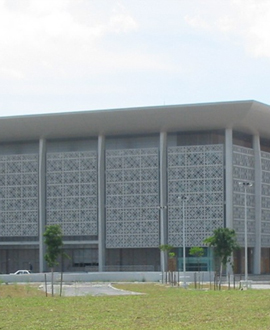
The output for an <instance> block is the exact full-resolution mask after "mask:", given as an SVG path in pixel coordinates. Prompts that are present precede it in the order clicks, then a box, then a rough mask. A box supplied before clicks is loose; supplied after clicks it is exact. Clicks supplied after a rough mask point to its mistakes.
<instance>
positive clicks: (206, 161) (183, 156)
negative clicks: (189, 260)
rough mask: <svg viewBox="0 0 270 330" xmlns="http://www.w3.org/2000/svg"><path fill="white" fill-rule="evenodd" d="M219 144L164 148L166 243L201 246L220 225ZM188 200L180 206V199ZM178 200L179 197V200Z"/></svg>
mask: <svg viewBox="0 0 270 330" xmlns="http://www.w3.org/2000/svg"><path fill="white" fill-rule="evenodd" d="M223 194H224V173H223V145H206V146H185V147H170V148H169V149H168V242H169V244H171V245H172V246H175V247H180V246H182V245H183V239H182V237H183V235H182V233H183V207H184V216H185V224H186V226H185V231H186V246H202V242H203V240H204V239H205V238H206V237H208V236H210V235H212V234H213V230H214V229H216V228H218V227H223V225H224V205H223V200H224V197H223ZM182 195H185V196H187V197H188V200H187V201H186V202H185V205H183V203H182V200H181V196H182ZM179 197H180V198H179Z"/></svg>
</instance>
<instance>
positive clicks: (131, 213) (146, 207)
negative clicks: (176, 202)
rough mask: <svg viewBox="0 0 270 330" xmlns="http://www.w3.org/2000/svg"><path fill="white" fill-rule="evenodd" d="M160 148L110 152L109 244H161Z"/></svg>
mask: <svg viewBox="0 0 270 330" xmlns="http://www.w3.org/2000/svg"><path fill="white" fill-rule="evenodd" d="M158 205H159V160H158V149H156V148H150V149H125V150H108V151H107V152H106V247H107V248H124V247H127V248H136V247H158V246H159V209H158Z"/></svg>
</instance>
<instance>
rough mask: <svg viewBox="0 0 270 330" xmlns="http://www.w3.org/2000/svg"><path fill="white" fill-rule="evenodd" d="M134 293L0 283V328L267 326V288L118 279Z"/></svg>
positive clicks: (269, 299)
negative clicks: (54, 291) (52, 291)
mask: <svg viewBox="0 0 270 330" xmlns="http://www.w3.org/2000/svg"><path fill="white" fill-rule="evenodd" d="M115 287H117V288H121V289H125V290H131V291H136V292H141V293H145V294H143V295H133V296H96V297H92V296H87V297H54V298H52V297H47V298H46V297H45V295H44V293H43V292H40V291H38V290H37V289H35V288H32V287H30V286H29V285H26V286H22V285H16V284H15V285H3V284H2V285H0V329H1V330H3V329H5V330H12V329H16V330H18V329H23V330H25V329H35V330H38V329H50V330H54V329H66V330H67V329H74V330H75V329H76V330H79V329H98V330H105V329H117V330H121V329H155V330H156V329H163V330H167V329H168V330H172V329H177V330H179V329H196V330H204V329H207V330H209V329H210V330H215V329H230V330H235V329H245V330H248V329H250V330H255V329H260V330H262V329H270V290H254V289H253V290H248V291H238V290H222V291H199V290H193V289H188V290H185V289H182V288H173V287H166V286H163V285H160V284H146V283H141V284H136V283H134V284H121V285H120V284H117V285H115Z"/></svg>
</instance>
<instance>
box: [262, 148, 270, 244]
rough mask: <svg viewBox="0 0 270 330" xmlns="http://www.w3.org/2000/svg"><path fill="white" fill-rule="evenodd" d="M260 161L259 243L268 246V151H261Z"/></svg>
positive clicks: (269, 207)
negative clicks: (260, 208) (260, 204)
mask: <svg viewBox="0 0 270 330" xmlns="http://www.w3.org/2000/svg"><path fill="white" fill-rule="evenodd" d="M261 162H262V206H261V207H262V211H261V235H262V236H261V245H262V247H270V153H268V152H261Z"/></svg>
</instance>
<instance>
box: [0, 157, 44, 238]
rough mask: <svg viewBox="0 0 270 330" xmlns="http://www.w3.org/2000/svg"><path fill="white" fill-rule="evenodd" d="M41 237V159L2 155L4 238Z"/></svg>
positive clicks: (0, 179) (1, 221)
mask: <svg viewBox="0 0 270 330" xmlns="http://www.w3.org/2000/svg"><path fill="white" fill-rule="evenodd" d="M37 235H38V156H37V155H7V156H0V236H2V237H5V236H13V237H15V236H17V237H18V236H22V237H25V236H37Z"/></svg>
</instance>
